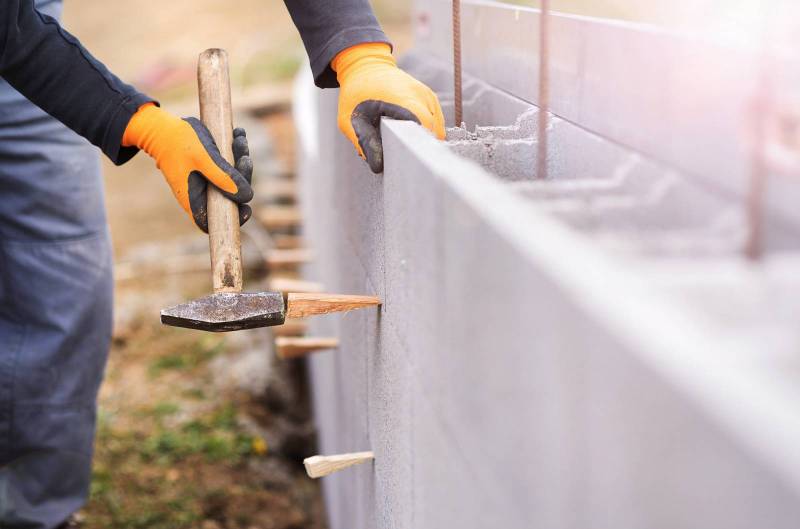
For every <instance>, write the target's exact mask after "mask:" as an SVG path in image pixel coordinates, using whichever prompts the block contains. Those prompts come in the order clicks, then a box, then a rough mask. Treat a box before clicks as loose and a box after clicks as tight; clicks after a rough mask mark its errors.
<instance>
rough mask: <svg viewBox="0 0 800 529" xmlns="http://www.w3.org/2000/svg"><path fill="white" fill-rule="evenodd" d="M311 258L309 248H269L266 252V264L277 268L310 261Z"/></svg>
mask: <svg viewBox="0 0 800 529" xmlns="http://www.w3.org/2000/svg"><path fill="white" fill-rule="evenodd" d="M312 259H313V256H312V253H311V250H305V249H299V250H270V252H269V253H268V254H267V259H266V261H267V266H268V267H270V268H279V267H283V266H299V265H301V264H306V263H310V262H311V260H312Z"/></svg>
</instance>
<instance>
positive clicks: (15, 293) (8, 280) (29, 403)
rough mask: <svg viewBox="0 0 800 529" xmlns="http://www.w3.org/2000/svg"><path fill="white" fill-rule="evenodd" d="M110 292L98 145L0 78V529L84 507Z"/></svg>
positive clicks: (32, 527)
mask: <svg viewBox="0 0 800 529" xmlns="http://www.w3.org/2000/svg"><path fill="white" fill-rule="evenodd" d="M37 7H38V8H39V9H40V10H41V11H43V12H46V13H47V14H50V15H52V16H58V15H59V14H60V10H61V1H60V0H38V1H37ZM112 288H113V278H112V264H111V249H110V241H109V235H108V228H107V224H106V216H105V206H104V203H103V182H102V177H101V173H100V163H99V153H98V151H97V149H95V148H94V147H92V146H91V145H89V144H88V143H87V142H86V141H85V140H83V139H82V138H80V137H79V136H77V135H76V134H75V133H73V132H72V131H70V130H68V129H67V128H66V127H64V126H63V125H62V124H60V123H59V122H57V121H56V120H55V119H53V118H51V117H50V116H48V115H47V114H45V113H44V112H42V111H41V110H39V109H38V108H37V107H35V106H34V105H33V104H32V103H30V102H29V101H28V100H26V99H25V98H24V97H23V96H22V95H20V94H19V93H17V92H16V91H15V90H14V89H12V88H11V87H10V86H9V85H8V84H6V83H5V81H2V80H0V528H3V529H22V528H25V529H53V528H54V527H56V526H58V525H59V524H60V523H62V522H63V521H64V520H65V519H66V518H68V517H69V516H70V514H72V513H73V512H75V511H76V510H78V509H80V507H81V506H82V505H83V504H84V503H85V502H86V500H87V497H88V492H89V482H90V475H91V459H92V450H93V444H94V433H95V419H96V405H97V393H98V389H99V386H100V382H101V380H102V377H103V371H104V369H105V364H106V358H107V355H108V348H109V343H110V339H111V323H112V315H111V310H112Z"/></svg>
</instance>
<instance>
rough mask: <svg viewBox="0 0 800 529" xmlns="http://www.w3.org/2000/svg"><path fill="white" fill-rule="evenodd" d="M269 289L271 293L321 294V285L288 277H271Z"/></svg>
mask: <svg viewBox="0 0 800 529" xmlns="http://www.w3.org/2000/svg"><path fill="white" fill-rule="evenodd" d="M269 289H270V290H272V291H273V292H283V293H284V294H288V293H289V292H302V293H304V294H307V293H311V292H322V289H323V286H322V283H314V282H313V281H303V280H302V279H291V278H288V277H273V278H271V279H270V280H269Z"/></svg>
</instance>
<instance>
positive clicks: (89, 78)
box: [0, 0, 152, 164]
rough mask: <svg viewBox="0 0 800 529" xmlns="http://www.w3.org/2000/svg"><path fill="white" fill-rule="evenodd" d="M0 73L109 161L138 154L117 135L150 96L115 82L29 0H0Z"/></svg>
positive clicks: (76, 42) (105, 69)
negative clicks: (99, 149)
mask: <svg viewBox="0 0 800 529" xmlns="http://www.w3.org/2000/svg"><path fill="white" fill-rule="evenodd" d="M0 75H1V76H2V77H3V78H4V79H5V80H6V81H8V83H9V84H10V85H11V86H13V87H14V88H15V89H16V90H17V91H19V92H20V93H21V94H22V95H24V96H25V97H27V98H28V99H29V100H30V101H31V102H33V103H34V104H35V105H37V106H38V107H39V108H41V109H42V110H44V111H45V112H47V113H48V114H50V115H51V116H53V117H54V118H56V119H58V120H59V121H61V122H62V123H64V124H65V125H66V126H68V127H69V128H71V129H72V130H74V131H75V132H77V133H78V134H80V135H81V136H83V137H84V138H86V139H87V140H89V141H90V142H92V143H93V144H94V145H96V146H98V147H100V148H101V149H102V151H103V152H104V153H105V154H106V155H107V156H108V157H109V158H110V159H111V160H112V161H113V162H114V163H116V164H122V163H124V162H126V161H128V160H129V159H130V158H132V157H133V156H134V155H135V154H136V153H137V152H138V150H137V149H135V148H127V147H122V146H121V143H122V135H123V134H124V132H125V128H126V127H127V125H128V122H129V121H130V119H131V117H132V116H133V114H134V113H135V112H136V111H137V110H138V108H139V107H140V106H141V105H142V104H144V103H146V102H149V101H152V99H150V98H148V97H147V96H145V95H144V94H141V93H139V92H138V91H136V89H134V88H133V87H132V86H129V85H127V84H125V83H123V82H122V81H120V80H119V79H118V78H117V77H116V76H115V75H114V74H112V73H111V72H110V71H108V69H107V68H106V67H105V66H104V65H103V64H102V63H100V62H99V61H98V60H96V59H95V58H94V57H92V55H91V54H90V53H89V52H88V51H86V49H84V47H83V46H82V45H81V43H80V42H78V39H76V38H75V37H73V36H72V35H70V34H69V33H68V32H67V31H65V30H64V29H63V28H62V27H61V25H60V24H59V23H58V21H56V20H55V19H53V18H51V17H49V16H47V15H44V14H42V13H40V12H38V11H37V10H36V8H35V7H34V2H33V0H0Z"/></svg>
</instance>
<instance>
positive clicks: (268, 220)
mask: <svg viewBox="0 0 800 529" xmlns="http://www.w3.org/2000/svg"><path fill="white" fill-rule="evenodd" d="M256 216H257V217H258V221H259V222H260V223H261V224H262V225H263V226H264V227H265V228H267V229H268V230H276V229H281V228H293V227H295V226H297V225H299V224H300V223H302V221H303V218H302V215H301V214H300V210H299V209H298V208H297V207H295V206H265V207H263V208H261V209H260V210H259V211H258V213H257V214H256Z"/></svg>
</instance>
